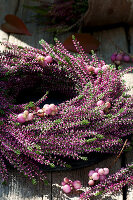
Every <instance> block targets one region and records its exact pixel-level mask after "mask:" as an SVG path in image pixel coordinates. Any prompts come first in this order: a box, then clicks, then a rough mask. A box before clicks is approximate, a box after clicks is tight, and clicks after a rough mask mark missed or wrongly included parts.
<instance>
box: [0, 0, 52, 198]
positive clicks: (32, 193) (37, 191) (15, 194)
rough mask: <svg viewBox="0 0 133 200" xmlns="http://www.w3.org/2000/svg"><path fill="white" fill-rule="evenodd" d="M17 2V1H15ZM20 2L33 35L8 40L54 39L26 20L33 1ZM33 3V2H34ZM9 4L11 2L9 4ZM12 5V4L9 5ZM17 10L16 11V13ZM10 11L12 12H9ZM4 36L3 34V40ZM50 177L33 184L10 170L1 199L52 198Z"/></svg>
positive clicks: (31, 42) (35, 42)
mask: <svg viewBox="0 0 133 200" xmlns="http://www.w3.org/2000/svg"><path fill="white" fill-rule="evenodd" d="M14 2H15V1H14ZM18 2H19V7H18V10H16V7H17V6H18V4H17V5H16V6H14V13H12V14H16V13H17V15H18V16H19V17H20V18H21V19H22V20H23V21H24V22H25V24H26V26H27V27H28V29H29V31H30V32H31V33H32V36H31V37H30V36H25V35H18V34H11V35H9V39H8V38H7V40H8V41H9V42H11V43H13V44H16V45H21V46H33V47H37V48H40V47H41V46H40V45H39V43H38V41H39V40H40V39H44V40H46V41H47V42H51V43H52V41H53V36H52V35H50V34H47V33H45V32H43V31H42V29H41V27H39V26H38V25H37V24H36V23H30V24H27V23H26V20H27V18H29V17H30V16H32V14H33V13H32V12H31V11H30V10H27V9H25V8H24V7H23V5H24V3H31V1H26V0H25V1H23V0H20V1H17V3H18ZM32 3H33V2H32ZM8 5H9V4H8ZM31 5H32V4H31ZM9 7H10V6H9ZM15 12H16V13H15ZM8 13H10V12H8ZM3 39H4V37H3V36H2V40H3ZM46 175H47V177H48V182H49V184H48V186H45V185H44V184H41V183H38V184H37V185H35V186H34V185H32V183H31V182H30V181H28V180H27V179H26V178H25V177H23V176H21V175H20V174H19V172H17V171H16V170H12V169H11V171H10V174H9V177H10V179H9V184H8V185H7V186H4V185H2V184H0V200H43V199H44V200H45V199H46V200H50V199H51V173H47V174H46Z"/></svg>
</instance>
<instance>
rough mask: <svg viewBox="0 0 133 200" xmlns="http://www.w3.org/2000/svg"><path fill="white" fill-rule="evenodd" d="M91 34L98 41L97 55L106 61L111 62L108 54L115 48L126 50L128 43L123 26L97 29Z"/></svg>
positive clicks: (114, 50) (115, 49)
mask: <svg viewBox="0 0 133 200" xmlns="http://www.w3.org/2000/svg"><path fill="white" fill-rule="evenodd" d="M93 35H94V36H95V37H96V38H97V39H98V40H99V41H100V46H99V49H98V51H97V55H98V56H100V57H101V58H103V60H104V61H106V63H109V64H110V63H111V60H110V56H111V55H112V54H113V53H114V52H116V51H117V50H124V51H126V52H127V51H128V44H127V40H126V34H125V31H124V28H122V27H120V28H115V29H109V30H103V31H97V32H95V33H93Z"/></svg>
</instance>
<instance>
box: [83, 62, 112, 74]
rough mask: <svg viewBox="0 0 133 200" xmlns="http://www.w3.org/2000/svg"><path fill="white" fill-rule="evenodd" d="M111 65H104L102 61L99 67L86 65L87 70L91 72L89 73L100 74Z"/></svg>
mask: <svg viewBox="0 0 133 200" xmlns="http://www.w3.org/2000/svg"><path fill="white" fill-rule="evenodd" d="M109 67H110V66H109V65H104V64H102V63H99V64H98V66H97V67H94V66H91V65H89V66H86V67H85V68H86V70H87V71H88V72H89V73H92V74H98V73H99V72H100V71H107V70H108V69H109Z"/></svg>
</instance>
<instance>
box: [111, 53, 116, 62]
mask: <svg viewBox="0 0 133 200" xmlns="http://www.w3.org/2000/svg"><path fill="white" fill-rule="evenodd" d="M115 59H116V55H114V54H112V56H111V61H112V62H114V61H115Z"/></svg>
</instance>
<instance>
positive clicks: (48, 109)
mask: <svg viewBox="0 0 133 200" xmlns="http://www.w3.org/2000/svg"><path fill="white" fill-rule="evenodd" d="M51 112H52V110H51V108H50V107H49V106H48V107H47V108H45V114H46V115H50V114H51Z"/></svg>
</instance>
